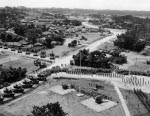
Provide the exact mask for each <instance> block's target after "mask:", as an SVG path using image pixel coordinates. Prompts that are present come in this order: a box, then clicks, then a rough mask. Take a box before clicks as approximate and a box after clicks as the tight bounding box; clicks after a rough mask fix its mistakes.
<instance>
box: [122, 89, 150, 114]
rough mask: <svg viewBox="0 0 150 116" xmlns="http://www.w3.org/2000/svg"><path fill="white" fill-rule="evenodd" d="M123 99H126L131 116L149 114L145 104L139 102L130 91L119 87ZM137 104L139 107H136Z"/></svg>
mask: <svg viewBox="0 0 150 116" xmlns="http://www.w3.org/2000/svg"><path fill="white" fill-rule="evenodd" d="M120 91H121V93H122V95H123V97H124V99H125V100H126V103H127V106H128V109H129V111H130V114H131V116H150V113H149V112H148V111H147V109H146V108H145V106H144V105H143V104H142V103H141V101H140V100H139V98H138V97H137V96H136V95H135V94H134V93H133V92H132V91H131V92H129V90H124V89H120ZM138 104H139V108H138Z"/></svg>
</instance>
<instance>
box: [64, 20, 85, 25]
mask: <svg viewBox="0 0 150 116" xmlns="http://www.w3.org/2000/svg"><path fill="white" fill-rule="evenodd" d="M63 24H64V25H70V24H71V25H73V26H80V25H81V24H82V23H81V21H78V20H69V19H65V20H64V21H63Z"/></svg>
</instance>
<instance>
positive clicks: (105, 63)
mask: <svg viewBox="0 0 150 116" xmlns="http://www.w3.org/2000/svg"><path fill="white" fill-rule="evenodd" d="M80 54H81V55H80ZM80 56H81V57H80ZM73 59H74V62H75V65H77V66H80V59H81V66H89V67H95V68H110V67H111V66H112V64H111V62H110V61H109V58H107V57H106V53H104V52H100V51H98V50H97V51H94V52H91V53H90V52H89V50H86V49H84V50H81V51H80V52H79V53H77V54H76V55H73Z"/></svg>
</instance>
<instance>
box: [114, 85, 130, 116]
mask: <svg viewBox="0 0 150 116" xmlns="http://www.w3.org/2000/svg"><path fill="white" fill-rule="evenodd" d="M113 84H114V87H115V89H116V92H117V93H118V96H119V98H120V100H121V104H122V107H123V109H124V112H125V114H126V116H130V112H129V110H128V107H127V105H126V102H125V100H124V98H123V96H122V94H121V92H120V90H119V88H118V86H117V85H116V84H115V83H113Z"/></svg>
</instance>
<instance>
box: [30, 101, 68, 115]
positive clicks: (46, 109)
mask: <svg viewBox="0 0 150 116" xmlns="http://www.w3.org/2000/svg"><path fill="white" fill-rule="evenodd" d="M32 114H33V116H66V115H67V113H66V112H64V111H63V109H62V107H61V106H60V104H59V102H56V103H48V104H47V105H44V106H42V107H39V106H34V107H33V110H32Z"/></svg>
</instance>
